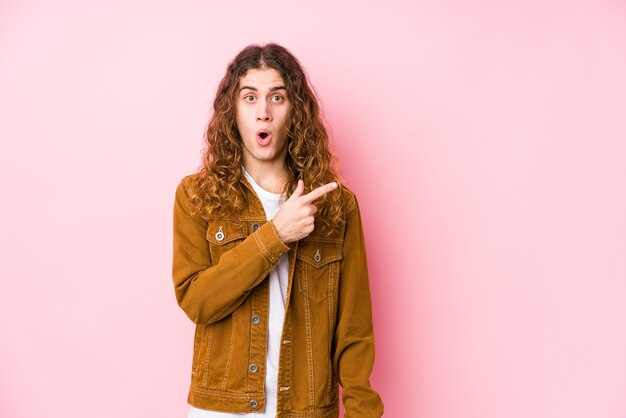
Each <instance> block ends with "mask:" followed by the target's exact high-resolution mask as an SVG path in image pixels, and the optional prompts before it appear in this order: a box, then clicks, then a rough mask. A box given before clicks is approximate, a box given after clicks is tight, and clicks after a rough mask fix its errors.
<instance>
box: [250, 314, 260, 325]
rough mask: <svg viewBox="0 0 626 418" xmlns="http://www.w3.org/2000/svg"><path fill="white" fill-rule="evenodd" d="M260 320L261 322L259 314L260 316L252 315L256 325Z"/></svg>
mask: <svg viewBox="0 0 626 418" xmlns="http://www.w3.org/2000/svg"><path fill="white" fill-rule="evenodd" d="M260 322H261V318H259V316H258V315H253V316H252V323H253V324H254V325H256V324H259V323H260Z"/></svg>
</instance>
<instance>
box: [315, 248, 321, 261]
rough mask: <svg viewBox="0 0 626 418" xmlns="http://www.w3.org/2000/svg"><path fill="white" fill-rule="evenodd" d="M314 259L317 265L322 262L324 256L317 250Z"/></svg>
mask: <svg viewBox="0 0 626 418" xmlns="http://www.w3.org/2000/svg"><path fill="white" fill-rule="evenodd" d="M313 259H314V260H315V262H316V263H319V262H320V261H322V255H321V254H320V250H319V248H318V249H317V252H316V253H315V255H314V256H313Z"/></svg>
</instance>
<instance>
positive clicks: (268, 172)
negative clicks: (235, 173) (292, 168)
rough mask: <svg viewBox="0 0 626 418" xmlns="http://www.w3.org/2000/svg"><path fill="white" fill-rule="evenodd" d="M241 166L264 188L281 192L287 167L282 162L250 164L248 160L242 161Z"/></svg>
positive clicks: (285, 180) (272, 191) (271, 191)
mask: <svg viewBox="0 0 626 418" xmlns="http://www.w3.org/2000/svg"><path fill="white" fill-rule="evenodd" d="M243 166H244V167H245V169H246V171H247V172H248V173H249V174H250V176H252V178H253V179H254V181H255V182H256V183H257V184H258V185H259V186H261V187H262V188H263V189H264V190H267V191H268V192H270V193H277V194H279V193H282V192H283V188H284V186H285V183H286V182H287V169H286V168H285V166H284V165H283V164H282V163H281V164H280V165H278V164H275V163H270V164H260V163H259V162H255V164H250V162H244V163H243Z"/></svg>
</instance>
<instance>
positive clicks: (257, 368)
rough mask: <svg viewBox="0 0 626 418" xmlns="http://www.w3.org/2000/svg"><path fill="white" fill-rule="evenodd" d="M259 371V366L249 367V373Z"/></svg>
mask: <svg viewBox="0 0 626 418" xmlns="http://www.w3.org/2000/svg"><path fill="white" fill-rule="evenodd" d="M258 371H259V366H257V365H256V364H254V363H252V364H251V365H250V373H256V372H258Z"/></svg>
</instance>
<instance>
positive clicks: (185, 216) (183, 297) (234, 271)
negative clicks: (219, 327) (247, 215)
mask: <svg viewBox="0 0 626 418" xmlns="http://www.w3.org/2000/svg"><path fill="white" fill-rule="evenodd" d="M186 179H187V177H186V178H185V179H183V180H182V181H181V182H180V184H179V185H178V187H177V189H176V198H175V201H174V255H173V260H172V278H173V280H174V289H175V293H176V300H177V302H178V305H179V306H180V307H181V308H182V310H183V311H185V313H186V314H187V316H188V317H189V319H191V320H192V321H193V322H194V323H196V324H202V325H208V324H211V323H213V322H216V321H219V320H220V319H222V318H224V317H226V316H227V315H229V314H231V313H232V312H233V311H234V310H235V309H237V308H238V307H239V306H240V305H241V304H242V303H243V301H244V300H245V299H246V297H247V296H248V294H249V293H250V292H251V291H252V289H253V288H254V287H255V286H257V285H258V284H259V283H261V281H263V279H264V278H265V277H266V276H267V275H268V274H269V272H270V271H271V270H272V268H273V267H274V266H275V265H276V263H278V260H279V258H280V256H281V254H283V253H284V252H287V251H288V250H289V247H288V246H287V245H285V244H283V242H282V241H281V240H280V238H279V237H278V235H277V233H276V229H275V228H274V224H273V223H272V221H268V222H266V223H264V224H263V225H261V227H259V229H257V230H256V231H255V232H254V233H252V234H250V235H249V236H248V237H247V238H246V239H244V240H243V241H242V242H240V243H239V244H238V245H237V246H235V247H233V248H231V249H230V250H228V251H226V252H225V253H224V254H222V256H221V257H220V259H219V262H218V263H215V264H214V265H213V263H212V261H211V252H210V248H209V242H208V241H207V240H206V231H207V227H208V225H207V222H206V221H205V220H204V219H203V218H202V216H201V215H200V214H194V215H192V214H191V213H190V210H189V209H190V208H189V195H188V194H187V190H186V187H187V185H186Z"/></svg>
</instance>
